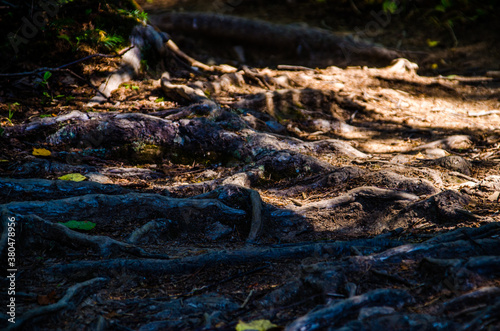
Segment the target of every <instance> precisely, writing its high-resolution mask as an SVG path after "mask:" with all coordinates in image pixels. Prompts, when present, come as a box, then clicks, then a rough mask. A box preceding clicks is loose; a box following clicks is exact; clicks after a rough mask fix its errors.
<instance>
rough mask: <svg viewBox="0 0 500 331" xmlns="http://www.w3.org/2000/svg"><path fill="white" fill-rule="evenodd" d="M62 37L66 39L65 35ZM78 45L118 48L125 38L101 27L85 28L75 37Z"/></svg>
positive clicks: (108, 48)
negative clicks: (109, 33)
mask: <svg viewBox="0 0 500 331" xmlns="http://www.w3.org/2000/svg"><path fill="white" fill-rule="evenodd" d="M62 39H66V38H65V37H63V38H62ZM75 39H76V46H77V47H78V46H79V45H81V44H88V45H91V46H94V47H103V48H105V49H106V50H108V51H109V50H116V49H117V48H119V47H120V46H123V44H124V42H125V39H124V38H123V37H122V36H120V35H116V34H111V35H108V34H107V33H106V31H104V30H101V29H93V30H85V31H82V32H81V33H80V34H79V35H77V36H76V37H75Z"/></svg>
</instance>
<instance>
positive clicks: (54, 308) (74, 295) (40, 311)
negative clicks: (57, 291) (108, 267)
mask: <svg viewBox="0 0 500 331" xmlns="http://www.w3.org/2000/svg"><path fill="white" fill-rule="evenodd" d="M107 283H108V280H107V279H106V278H94V279H90V280H88V281H85V282H82V283H79V284H76V285H73V286H71V287H70V288H69V289H68V290H67V291H66V294H65V295H64V297H63V298H62V299H61V300H59V301H58V302H57V303H54V304H52V305H48V306H44V307H40V308H35V309H33V310H30V311H27V312H25V313H23V315H22V317H20V318H18V319H16V323H15V324H11V325H10V326H9V327H8V328H6V330H19V329H21V328H24V327H25V326H26V324H27V323H29V322H33V320H35V319H36V318H40V317H44V318H46V317H48V315H50V314H53V313H57V312H61V311H63V310H73V309H75V308H76V307H77V306H78V305H79V304H80V303H81V302H82V301H83V299H85V298H86V297H88V296H90V295H92V294H93V293H95V291H96V290H99V289H100V288H102V287H104V286H105V285H106V284H107Z"/></svg>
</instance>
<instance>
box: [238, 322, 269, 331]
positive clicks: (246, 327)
mask: <svg viewBox="0 0 500 331" xmlns="http://www.w3.org/2000/svg"><path fill="white" fill-rule="evenodd" d="M276 327H278V326H277V325H276V324H273V323H271V322H270V321H268V320H255V321H251V322H249V323H246V322H243V321H239V322H238V325H236V331H267V330H269V329H273V328H276Z"/></svg>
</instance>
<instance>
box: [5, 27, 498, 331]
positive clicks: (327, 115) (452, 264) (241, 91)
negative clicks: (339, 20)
mask: <svg viewBox="0 0 500 331" xmlns="http://www.w3.org/2000/svg"><path fill="white" fill-rule="evenodd" d="M141 33H142V32H141ZM139 35H140V34H139ZM146 35H147V34H146V33H143V34H142V35H141V36H143V37H144V36H146ZM148 36H149V37H148V38H153V40H158V39H155V38H158V37H157V36H156V35H155V36H156V37H151V35H148ZM144 39H145V40H147V38H146V37H144ZM149 42H150V45H154V44H153V43H151V39H149ZM161 44H162V45H163V46H158V47H159V48H160V49H163V51H164V52H166V53H167V55H166V57H165V59H166V60H165V61H164V62H163V63H160V62H158V63H157V64H158V66H156V68H157V69H158V71H159V72H163V71H165V69H168V72H169V73H168V74H165V73H164V74H163V75H162V76H161V78H160V79H154V78H149V77H147V76H146V77H144V78H143V79H138V78H135V79H133V80H130V81H127V82H126V83H125V84H122V85H121V86H120V87H119V88H118V89H117V90H115V91H113V92H112V94H111V95H110V99H109V100H107V101H106V100H105V99H103V100H104V101H106V102H104V103H92V104H89V103H87V101H88V98H87V99H86V100H85V98H82V100H76V101H72V102H70V103H68V105H66V106H63V107H64V108H62V107H61V106H62V105H61V103H60V102H59V104H58V105H57V107H54V113H55V116H50V117H44V118H39V117H38V118H35V117H33V118H27V119H26V120H25V121H23V122H22V123H21V122H19V123H15V125H12V126H8V127H5V129H4V133H3V138H2V141H1V145H0V153H1V155H2V159H5V160H6V162H2V163H0V169H1V171H2V178H1V180H0V187H1V188H2V189H1V190H0V193H1V195H0V196H1V199H2V203H3V205H2V208H1V210H2V225H3V235H2V238H1V247H0V248H1V250H2V254H7V252H8V251H9V250H8V249H9V247H10V246H12V245H11V244H10V242H9V239H8V238H9V235H8V233H9V231H10V230H8V229H9V227H8V226H11V229H12V228H13V227H15V236H16V237H15V238H16V244H15V245H16V246H15V247H16V252H17V254H18V255H17V257H18V258H17V259H16V267H17V269H18V272H17V276H16V277H17V278H16V288H17V289H19V291H20V292H21V293H20V294H19V293H18V296H16V300H17V301H16V304H17V306H16V309H17V318H18V319H17V323H16V324H14V325H10V324H9V325H10V327H11V328H25V327H26V326H28V327H36V326H39V327H41V328H42V329H55V328H64V329H84V328H88V329H100V330H102V329H115V330H116V329H118V330H129V329H134V330H135V329H137V330H165V329H167V330H168V329H172V330H195V329H196V330H201V329H207V330H212V329H214V330H233V329H234V328H235V326H236V324H237V323H238V321H239V320H243V321H251V320H255V319H267V320H270V321H271V322H272V323H274V324H275V325H277V326H278V327H281V328H285V329H286V330H316V329H318V330H319V329H326V328H330V329H332V330H333V329H337V328H338V329H340V328H341V327H346V328H348V329H355V330H358V329H359V330H362V329H380V328H386V329H388V330H395V329H412V328H413V329H415V330H416V329H422V328H426V327H428V328H433V329H457V328H459V327H462V328H464V329H478V328H481V327H483V328H484V327H491V328H495V327H498V326H500V320H499V319H498V314H497V312H498V309H499V308H498V307H499V305H500V301H499V300H498V297H499V296H498V293H499V291H500V290H499V286H500V275H499V270H498V262H499V252H500V242H499V239H498V235H499V232H500V225H499V224H500V223H498V222H499V221H500V214H499V194H500V167H499V163H500V149H499V146H500V129H499V128H500V102H499V96H500V84H499V81H498V79H497V78H494V77H487V76H476V77H463V76H448V77H443V76H441V77H423V76H419V75H418V74H417V72H416V69H417V67H418V66H417V65H416V64H415V63H413V62H410V61H409V60H406V59H399V60H396V61H394V62H393V63H392V64H391V65H390V66H388V67H383V68H372V67H363V66H355V67H348V68H345V69H341V68H339V67H335V66H330V67H326V68H324V69H316V68H313V69H311V68H307V67H302V66H296V65H294V66H282V67H280V69H269V68H255V67H247V66H241V67H239V68H236V67H232V66H229V65H225V66H219V65H213V66H208V65H203V64H196V63H195V65H194V66H197V67H198V68H197V69H194V68H193V66H190V65H189V64H188V63H187V62H186V58H183V57H182V56H179V53H177V55H175V54H173V53H172V48H168V49H164V48H163V47H166V46H165V44H163V43H161ZM190 55H191V56H194V57H195V58H196V57H197V54H190ZM358 55H359V54H358ZM110 61H114V60H110ZM110 63H111V65H112V66H118V62H110ZM149 63H150V64H153V62H152V61H150V62H149ZM192 64H193V63H191V65H192ZM160 68H163V69H164V70H159V69H160ZM121 74H122V75H125V74H127V73H123V72H122V73H121ZM151 75H153V74H151ZM55 77H56V78H57V81H58V82H59V85H57V88H60V89H61V90H64V89H66V90H70V89H73V88H74V86H75V84H74V81H72V80H71V79H70V78H69V76H66V74H64V73H58V74H57V75H56V76H55ZM101 81H102V79H101ZM96 82H99V81H96ZM71 85H73V86H71ZM54 88H55V87H54ZM78 89H81V87H78ZM84 93H86V94H87V95H88V94H90V93H93V92H92V91H91V90H90V89H87V90H86V91H85V92H84ZM75 94H77V92H76V90H75ZM101 98H102V96H101ZM109 101H111V102H109ZM52 102H54V101H52ZM56 102H57V101H56ZM35 149H36V150H35ZM49 152H50V153H49ZM68 173H78V174H81V175H84V176H85V181H81V182H75V181H61V180H57V178H59V177H60V176H62V175H65V174H68ZM13 218H15V220H16V222H17V223H16V225H15V226H14V225H13V222H12V219H13ZM67 221H77V222H76V226H80V227H83V226H86V225H89V223H84V222H86V221H88V222H92V223H94V224H95V227H93V228H92V229H91V230H87V231H86V230H84V229H80V230H79V231H74V230H71V229H70V228H68V224H66V225H63V224H60V223H64V222H67ZM79 222H80V223H79ZM10 232H12V231H10ZM2 295H4V294H2ZM2 300H3V297H2ZM2 302H3V301H2ZM75 307H78V309H75ZM56 312H58V315H54V313H56ZM53 316H57V318H54V317H53ZM2 321H3V319H2ZM6 325H7V323H6V324H2V325H1V326H2V327H4V326H6ZM415 325H417V326H418V327H416V326H415ZM436 325H440V326H439V327H437V326H436Z"/></svg>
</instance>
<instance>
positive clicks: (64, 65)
mask: <svg viewBox="0 0 500 331" xmlns="http://www.w3.org/2000/svg"><path fill="white" fill-rule="evenodd" d="M132 48H134V46H130V47H127V48H125V49H123V50H121V51H120V52H119V53H118V54H115V55H108V54H101V53H97V54H91V55H88V56H86V57H84V58H81V59H78V60H75V61H73V62H70V63H66V64H63V65H62V66H59V67H55V68H48V67H43V68H38V69H36V70H33V71H26V72H15V73H9V74H0V77H15V76H30V75H36V74H38V73H40V72H44V71H61V69H64V68H66V67H69V66H71V65H73V64H77V63H80V62H83V61H86V60H88V59H91V58H94V57H104V58H113V57H120V56H122V55H123V54H125V53H127V52H128V51H129V50H131V49H132Z"/></svg>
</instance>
